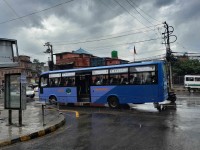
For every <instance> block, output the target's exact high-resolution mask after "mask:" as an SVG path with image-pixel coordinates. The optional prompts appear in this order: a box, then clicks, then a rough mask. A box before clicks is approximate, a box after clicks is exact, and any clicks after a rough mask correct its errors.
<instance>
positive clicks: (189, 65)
mask: <svg viewBox="0 0 200 150" xmlns="http://www.w3.org/2000/svg"><path fill="white" fill-rule="evenodd" d="M172 72H173V74H176V75H177V76H183V75H186V74H200V62H199V60H198V59H188V60H180V59H178V60H177V61H176V62H174V63H172Z"/></svg>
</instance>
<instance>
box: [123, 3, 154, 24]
mask: <svg viewBox="0 0 200 150" xmlns="http://www.w3.org/2000/svg"><path fill="white" fill-rule="evenodd" d="M126 1H127V2H128V4H129V5H130V6H132V8H133V9H135V10H136V11H137V13H138V14H140V16H142V18H144V19H145V20H146V21H147V22H149V23H150V24H152V25H153V23H151V22H150V21H149V20H148V19H146V18H145V17H144V16H143V15H142V14H141V13H140V12H139V11H138V10H137V9H136V8H135V6H133V4H131V3H130V2H129V0H126Z"/></svg>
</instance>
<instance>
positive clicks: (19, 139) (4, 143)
mask: <svg viewBox="0 0 200 150" xmlns="http://www.w3.org/2000/svg"><path fill="white" fill-rule="evenodd" d="M64 124H65V117H64V116H63V118H62V120H61V121H60V122H59V123H57V124H55V125H53V126H50V127H48V128H45V129H44V130H40V131H37V132H33V133H31V134H28V135H22V136H20V137H17V138H13V139H11V140H7V141H2V142H0V148H1V147H4V146H7V145H11V144H15V143H17V142H24V141H28V140H31V139H35V138H38V137H41V136H44V135H46V134H49V133H51V132H54V131H56V130H57V129H58V128H60V127H61V126H63V125H64Z"/></svg>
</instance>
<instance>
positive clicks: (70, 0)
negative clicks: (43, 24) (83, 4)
mask: <svg viewBox="0 0 200 150" xmlns="http://www.w3.org/2000/svg"><path fill="white" fill-rule="evenodd" d="M72 1H75V0H69V1H66V2H63V3H60V4H56V5H54V6H51V7H48V8H45V9H42V10H39V11H36V12H33V13H30V14H27V15H24V16H20V17H17V18H14V19H10V20H7V21H3V22H0V24H5V23H8V22H12V21H15V20H18V19H22V18H26V17H28V16H32V15H35V14H38V13H41V12H44V11H47V10H50V9H52V8H55V7H59V6H61V5H64V4H67V3H70V2H72Z"/></svg>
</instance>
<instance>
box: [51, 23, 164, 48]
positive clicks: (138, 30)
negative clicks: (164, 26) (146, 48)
mask: <svg viewBox="0 0 200 150" xmlns="http://www.w3.org/2000/svg"><path fill="white" fill-rule="evenodd" d="M159 25H161V24H157V25H154V26H159ZM149 27H153V26H149ZM142 29H146V27H144V28H139V29H134V30H129V31H124V32H120V33H115V34H108V35H105V36H100V37H98V38H99V39H93V38H89V39H87V40H86V41H88V40H89V41H96V40H97V41H98V40H99V41H101V40H107V39H112V38H119V37H123V36H129V35H132V34H138V33H145V32H149V31H152V30H150V29H149V30H142ZM140 30H141V31H140ZM132 31H137V32H134V33H130V32H132ZM127 32H128V34H125V35H118V34H122V33H127ZM113 35H118V36H114V37H109V36H113ZM106 37H108V38H106ZM91 39H93V40H91ZM62 42H68V43H66V44H72V43H75V44H76V43H82V42H83V41H71V42H70V41H54V42H52V41H51V43H62ZM83 43H85V42H83ZM56 45H59V44H56Z"/></svg>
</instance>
